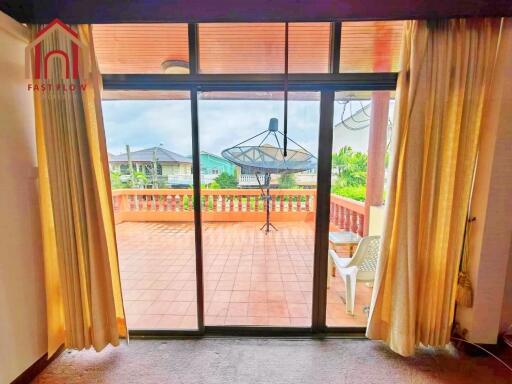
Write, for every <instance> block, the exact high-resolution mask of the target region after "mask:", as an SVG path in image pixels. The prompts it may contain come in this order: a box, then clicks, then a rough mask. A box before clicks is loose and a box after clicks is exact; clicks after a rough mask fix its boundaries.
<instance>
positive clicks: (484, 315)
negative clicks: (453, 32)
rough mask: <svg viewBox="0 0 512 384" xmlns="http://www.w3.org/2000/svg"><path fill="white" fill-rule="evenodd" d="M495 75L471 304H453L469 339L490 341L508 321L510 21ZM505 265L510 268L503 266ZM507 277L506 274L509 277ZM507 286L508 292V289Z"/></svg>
mask: <svg viewBox="0 0 512 384" xmlns="http://www.w3.org/2000/svg"><path fill="white" fill-rule="evenodd" d="M503 36H504V38H503V40H502V44H503V45H502V46H503V48H504V49H503V50H502V52H503V56H501V57H500V61H499V65H498V66H497V73H498V77H497V78H498V79H499V80H498V81H497V84H496V87H495V88H494V94H493V95H491V97H490V98H489V99H490V101H491V102H490V103H489V106H490V108H489V109H488V110H487V111H486V114H485V119H484V124H483V127H482V128H483V129H482V134H481V144H480V152H479V159H478V166H477V171H476V176H475V187H474V191H473V198H472V204H471V214H472V216H475V217H476V221H475V222H474V224H473V226H472V231H471V239H470V243H469V251H470V254H471V262H470V263H471V264H470V277H471V281H472V283H473V287H474V304H473V307H472V308H462V307H459V308H458V309H457V316H456V320H457V321H459V323H460V324H461V327H462V328H463V329H467V331H468V334H467V338H468V340H470V341H472V342H476V343H488V344H493V343H496V341H497V336H498V334H499V332H500V330H503V327H504V324H506V323H512V310H511V308H510V306H512V297H511V296H510V294H511V290H512V288H511V282H510V280H511V279H512V276H511V275H512V271H511V267H510V265H509V257H510V254H511V249H510V247H511V241H512V151H511V148H512V76H510V74H511V73H512V53H511V52H512V22H510V20H509V22H508V23H507V25H506V27H505V33H504V34H503ZM507 267H508V272H507ZM507 280H509V281H508V282H507ZM507 291H508V293H507Z"/></svg>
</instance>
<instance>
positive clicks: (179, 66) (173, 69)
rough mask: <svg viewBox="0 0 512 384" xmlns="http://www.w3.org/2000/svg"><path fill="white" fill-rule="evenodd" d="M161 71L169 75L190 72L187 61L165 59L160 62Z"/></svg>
mask: <svg viewBox="0 0 512 384" xmlns="http://www.w3.org/2000/svg"><path fill="white" fill-rule="evenodd" d="M161 67H162V71H163V72H164V73H166V74H169V75H187V74H189V73H190V69H189V66H188V61H185V60H165V61H164V62H162V64H161Z"/></svg>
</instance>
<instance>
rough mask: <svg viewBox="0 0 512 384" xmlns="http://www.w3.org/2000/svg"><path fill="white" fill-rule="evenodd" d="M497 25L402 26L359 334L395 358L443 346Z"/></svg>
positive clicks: (422, 23) (452, 304)
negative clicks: (385, 187)
mask: <svg viewBox="0 0 512 384" xmlns="http://www.w3.org/2000/svg"><path fill="white" fill-rule="evenodd" d="M501 22H502V20H501V19H452V20H435V21H408V22H406V23H405V28H404V36H403V41H402V58H401V72H400V74H399V78H398V87H397V104H396V111H395V119H394V121H395V124H394V130H393V134H392V140H393V142H392V153H393V160H392V163H391V175H390V185H389V195H388V196H389V197H388V200H387V202H386V219H385V223H386V225H385V229H384V233H383V237H382V239H383V240H382V242H381V257H380V260H379V265H378V268H377V274H376V280H375V285H374V290H373V296H372V306H371V312H370V320H369V324H368V330H367V336H368V337H369V338H371V339H379V340H384V341H385V342H386V343H387V344H389V346H390V347H391V349H392V350H394V351H395V352H397V353H399V354H401V355H405V356H407V355H411V354H413V353H414V350H415V348H416V347H417V346H418V345H420V344H423V345H428V346H444V345H446V344H447V343H448V342H449V338H450V332H451V328H452V324H453V317H454V308H455V298H456V287H457V274H458V267H459V262H460V255H461V248H462V241H463V235H464V225H465V220H466V215H467V209H468V203H469V198H470V193H471V180H472V174H473V169H474V163H475V159H476V154H477V149H478V138H479V132H480V127H481V123H482V113H483V108H484V106H485V103H486V95H488V93H489V89H490V86H491V84H492V79H493V72H494V66H495V61H496V55H497V52H498V49H499V39H500V30H501Z"/></svg>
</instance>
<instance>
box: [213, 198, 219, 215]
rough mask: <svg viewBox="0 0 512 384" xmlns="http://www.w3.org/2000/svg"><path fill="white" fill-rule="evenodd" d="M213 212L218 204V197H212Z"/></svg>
mask: <svg viewBox="0 0 512 384" xmlns="http://www.w3.org/2000/svg"><path fill="white" fill-rule="evenodd" d="M212 198H213V212H217V204H218V202H219V196H217V195H213V196H212Z"/></svg>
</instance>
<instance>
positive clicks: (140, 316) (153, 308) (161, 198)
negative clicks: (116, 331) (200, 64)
mask: <svg viewBox="0 0 512 384" xmlns="http://www.w3.org/2000/svg"><path fill="white" fill-rule="evenodd" d="M108 97H109V98H110V99H109V100H104V101H103V115H104V120H105V134H106V139H107V149H108V152H109V154H108V155H109V166H110V179H111V185H112V197H113V202H114V217H115V223H116V235H117V247H118V251H119V265H120V270H121V280H122V288H123V298H124V304H125V309H126V319H127V323H128V328H129V329H131V330H137V329H170V330H179V329H197V324H198V322H197V300H196V297H197V295H196V268H195V259H196V249H195V237H194V212H193V210H194V205H193V187H194V185H193V179H192V156H191V155H192V133H191V118H190V117H191V116H190V106H191V105H190V95H189V92H183V91H181V92H164V93H162V92H160V93H157V94H155V93H153V92H140V93H138V94H132V95H130V98H131V99H122V100H118V99H117V98H118V97H126V95H123V94H116V93H111V94H109V95H108ZM157 98H158V99H157Z"/></svg>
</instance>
